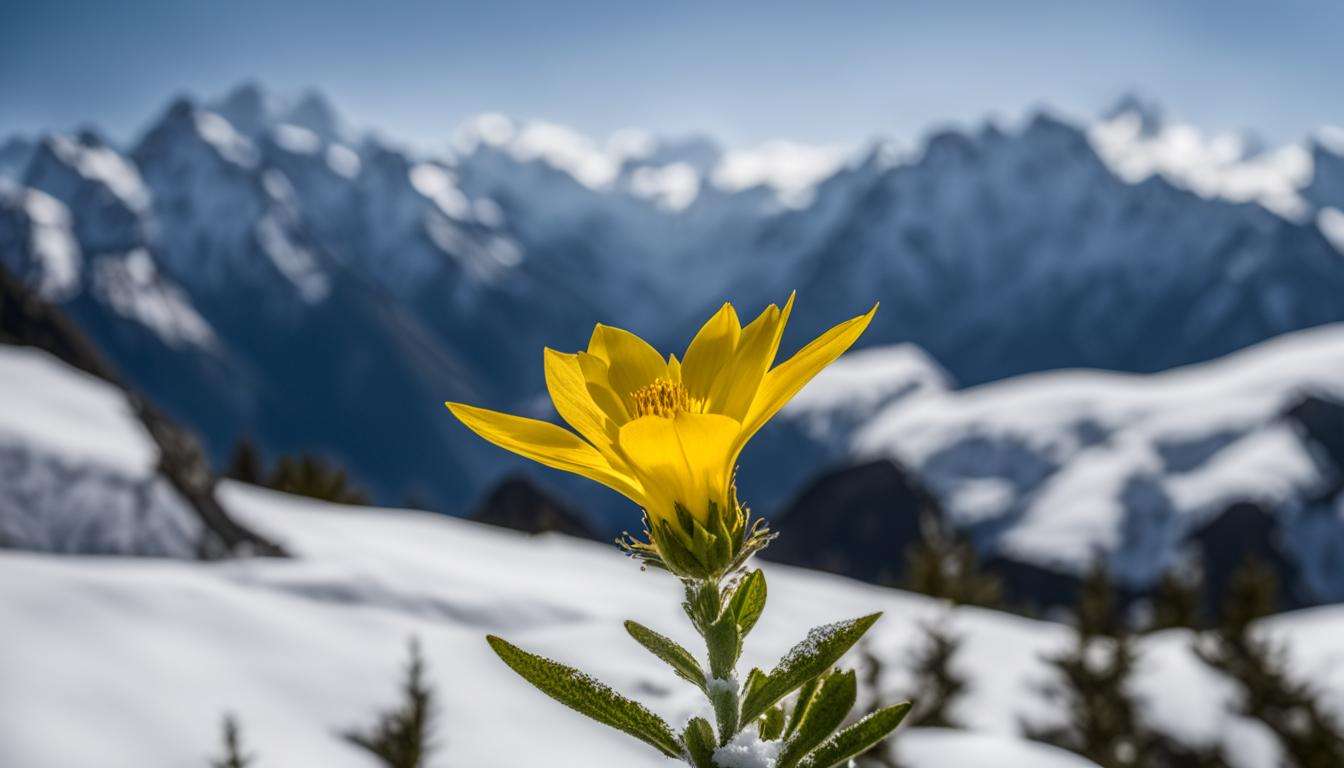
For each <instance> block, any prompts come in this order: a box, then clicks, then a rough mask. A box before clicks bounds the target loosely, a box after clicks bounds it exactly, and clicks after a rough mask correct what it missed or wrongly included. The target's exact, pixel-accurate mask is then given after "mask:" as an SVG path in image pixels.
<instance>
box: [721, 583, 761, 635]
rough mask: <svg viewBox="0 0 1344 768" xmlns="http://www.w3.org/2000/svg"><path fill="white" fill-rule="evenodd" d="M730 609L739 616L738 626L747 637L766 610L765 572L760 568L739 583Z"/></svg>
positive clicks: (729, 605) (729, 606)
mask: <svg viewBox="0 0 1344 768" xmlns="http://www.w3.org/2000/svg"><path fill="white" fill-rule="evenodd" d="M728 610H729V612H730V613H732V614H733V616H735V617H737V628H738V630H739V631H740V632H741V633H742V637H744V638H745V637H746V636H747V633H748V632H750V631H751V628H752V627H754V626H756V620H757V619H759V618H761V611H764V610H765V574H764V573H761V571H760V569H759V568H758V569H756V570H754V571H752V572H751V573H749V574H747V575H746V576H744V577H743V578H742V581H741V582H739V583H738V585H737V589H736V590H735V591H734V592H733V598H732V600H731V601H730V602H729V603H728Z"/></svg>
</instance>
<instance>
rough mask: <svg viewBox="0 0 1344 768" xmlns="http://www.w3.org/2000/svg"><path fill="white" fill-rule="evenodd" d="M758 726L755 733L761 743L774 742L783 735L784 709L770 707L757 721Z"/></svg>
mask: <svg viewBox="0 0 1344 768" xmlns="http://www.w3.org/2000/svg"><path fill="white" fill-rule="evenodd" d="M758 722H759V724H760V726H759V728H757V731H758V732H759V733H760V735H761V741H775V740H776V739H778V738H779V737H780V736H782V735H783V733H784V708H783V707H771V708H769V709H767V710H765V714H764V715H761V719H760V720H759V721H758Z"/></svg>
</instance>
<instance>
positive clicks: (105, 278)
mask: <svg viewBox="0 0 1344 768" xmlns="http://www.w3.org/2000/svg"><path fill="white" fill-rule="evenodd" d="M92 290H93V291H94V293H95V294H96V295H98V296H99V297H100V298H102V299H103V300H104V301H106V302H107V305H108V306H110V307H111V308H112V309H113V311H115V312H116V313H117V314H119V315H121V316H122V317H125V318H128V319H131V320H135V321H136V322H138V323H141V324H142V325H144V326H146V327H148V328H150V329H151V330H153V331H154V332H155V333H156V334H158V336H159V338H161V339H163V340H164V341H165V342H167V343H168V344H169V345H170V346H175V347H184V346H195V347H202V348H212V347H214V346H215V345H216V344H217V343H218V339H217V338H216V336H215V332H214V330H213V329H211V327H210V324H209V323H208V322H206V320H205V318H203V317H201V315H200V314H199V313H198V312H197V311H196V309H195V308H194V307H193V306H192V305H191V300H190V298H188V297H187V295H186V294H185V293H184V292H183V291H182V289H180V288H178V287H177V286H176V285H174V284H172V283H171V282H168V281H167V280H165V279H164V278H163V277H162V276H160V275H159V273H158V267H156V266H155V264H154V260H153V258H152V257H151V256H150V255H149V251H147V250H145V249H143V248H137V249H135V250H133V251H130V252H129V253H126V254H124V255H116V254H108V255H104V256H102V257H100V258H99V259H98V261H97V262H96V263H95V264H94V268H93V287H92Z"/></svg>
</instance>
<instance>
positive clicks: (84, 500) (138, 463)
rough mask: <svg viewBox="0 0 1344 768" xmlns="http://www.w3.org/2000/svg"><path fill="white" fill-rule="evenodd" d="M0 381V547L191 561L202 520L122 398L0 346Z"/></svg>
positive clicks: (55, 363) (39, 355)
mask: <svg viewBox="0 0 1344 768" xmlns="http://www.w3.org/2000/svg"><path fill="white" fill-rule="evenodd" d="M0 382H2V384H0V388H3V390H4V394H3V399H4V401H5V407H4V408H3V409H0V547H12V548H17V549H26V550H35V551H42V552H69V553H76V554H130V555H160V556H163V555H166V556H172V557H179V558H190V557H193V556H195V554H196V552H197V551H198V548H199V546H200V539H201V535H202V530H201V523H200V520H199V518H198V517H197V516H196V514H195V512H194V511H193V510H192V509H191V508H190V506H189V505H188V503H187V502H186V501H185V500H184V499H183V498H182V497H181V496H180V495H179V494H178V492H177V491H176V490H174V489H173V487H172V485H171V484H170V483H169V482H168V480H167V479H166V478H164V477H163V476H162V475H161V474H159V472H158V468H157V465H158V460H159V449H158V446H157V445H155V443H154V441H153V439H152V438H151V437H150V435H149V433H148V432H147V431H146V429H145V427H144V425H143V424H142V423H141V422H140V420H139V419H138V418H137V417H136V415H135V413H134V410H133V408H132V405H131V403H130V402H128V401H127V399H126V396H125V395H124V394H123V393H122V392H121V391H119V390H118V389H116V388H115V387H113V386H111V385H110V384H108V383H107V382H105V381H102V380H100V379H96V378H94V377H93V376H90V375H89V374H86V373H83V372H81V371H77V370H75V369H73V368H71V367H69V366H67V365H65V364H64V363H62V362H61V361H59V360H57V359H55V358H53V357H51V356H50V355H48V354H46V353H45V352H42V351H40V350H36V349H32V348H27V347H11V346H3V345H0Z"/></svg>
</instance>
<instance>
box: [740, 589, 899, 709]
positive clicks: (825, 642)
mask: <svg viewBox="0 0 1344 768" xmlns="http://www.w3.org/2000/svg"><path fill="white" fill-rule="evenodd" d="M881 615H882V614H881V613H874V614H870V615H868V616H863V617H861V618H857V619H850V620H849V621H838V622H836V623H834V624H826V625H824V626H820V627H816V628H815V629H813V630H811V631H810V632H808V633H807V637H806V638H805V639H804V640H803V641H802V642H801V643H799V644H797V645H795V646H794V647H793V648H792V649H791V650H790V651H789V652H788V653H786V654H785V655H784V658H783V659H780V662H779V665H778V666H776V667H775V668H774V669H772V670H771V671H770V674H768V675H766V679H765V681H764V682H763V683H761V684H760V686H759V687H757V688H755V689H753V690H752V691H751V692H750V693H749V694H747V696H746V698H745V700H744V701H743V703H742V720H743V721H745V722H750V721H752V720H755V719H756V718H757V717H759V716H760V714H761V713H762V712H764V711H765V710H766V709H767V708H769V707H772V706H774V705H775V703H776V702H778V701H779V700H780V699H782V698H784V697H785V696H787V695H788V694H789V693H790V692H791V691H793V690H794V689H796V688H798V687H799V686H801V685H802V684H803V683H806V682H807V681H808V680H811V679H812V678H814V677H817V676H818V675H820V674H822V673H823V672H825V671H826V670H828V669H830V668H831V665H833V664H835V662H837V661H839V660H840V657H841V656H844V655H845V651H848V650H849V649H850V647H851V646H852V645H854V643H856V642H858V640H859V638H860V637H862V636H863V633H864V632H867V631H868V628H869V627H871V626H873V622H875V621H877V620H878V618H879V617H881Z"/></svg>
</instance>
